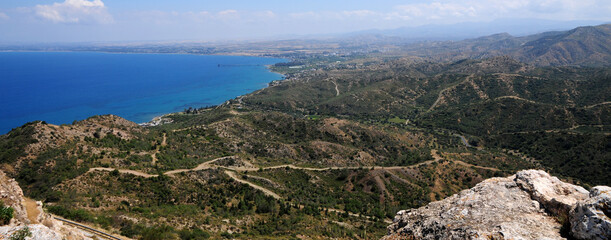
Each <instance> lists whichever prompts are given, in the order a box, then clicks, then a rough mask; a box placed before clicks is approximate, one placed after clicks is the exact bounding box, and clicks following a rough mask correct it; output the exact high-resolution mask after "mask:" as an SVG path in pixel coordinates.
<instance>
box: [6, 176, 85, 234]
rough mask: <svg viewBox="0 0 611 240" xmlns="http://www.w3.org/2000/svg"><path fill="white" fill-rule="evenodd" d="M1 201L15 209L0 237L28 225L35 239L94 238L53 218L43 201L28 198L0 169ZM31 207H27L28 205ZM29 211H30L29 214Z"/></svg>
mask: <svg viewBox="0 0 611 240" xmlns="http://www.w3.org/2000/svg"><path fill="white" fill-rule="evenodd" d="M0 201H2V202H3V203H4V205H5V206H8V207H12V208H13V209H14V212H13V219H11V222H10V224H8V225H5V226H0V239H8V237H10V236H11V235H12V234H13V233H15V232H16V231H19V230H21V229H23V228H24V227H25V226H27V227H28V228H29V229H30V232H31V233H32V237H31V238H28V239H33V240H55V239H57V240H62V239H67V240H81V239H92V238H91V237H89V236H88V235H89V234H88V233H85V232H82V231H81V230H79V229H76V228H73V227H70V226H67V225H64V224H62V223H61V222H59V221H57V220H55V219H53V217H52V216H51V215H49V214H47V213H45V212H44V211H43V209H42V203H41V202H34V201H32V200H28V199H26V198H25V197H24V196H23V191H22V190H21V188H20V187H19V184H18V183H17V182H16V181H15V180H14V179H12V178H9V177H7V176H6V174H5V173H4V172H2V171H0ZM28 204H30V205H29V207H26V206H28ZM28 211H30V212H29V213H30V214H29V215H28Z"/></svg>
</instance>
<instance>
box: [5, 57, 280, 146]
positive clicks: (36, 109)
mask: <svg viewBox="0 0 611 240" xmlns="http://www.w3.org/2000/svg"><path fill="white" fill-rule="evenodd" d="M283 61H285V60H284V59H277V58H259V57H240V56H201V55H179V54H107V53H91V52H2V53H0V134H4V133H7V132H8V131H10V130H11V129H12V128H14V127H18V126H21V125H23V124H24V123H27V122H30V121H34V120H43V121H46V122H49V123H53V124H62V123H71V122H72V121H74V120H81V119H85V118H87V117H90V116H92V115H100V114H115V115H118V116H121V117H124V118H126V119H128V120H131V121H134V122H137V123H141V122H147V121H150V120H151V119H152V118H153V117H155V116H160V115H162V114H166V113H170V112H177V111H182V110H183V109H185V108H188V107H203V106H208V105H217V104H220V103H222V102H224V101H226V100H229V99H232V98H235V97H237V96H239V95H243V94H246V93H249V92H252V91H254V90H257V89H261V88H264V87H265V86H267V84H268V83H269V82H271V81H273V80H279V79H282V75H280V74H277V73H272V72H270V71H269V70H268V69H267V68H266V67H265V65H271V64H274V63H278V62H283Z"/></svg>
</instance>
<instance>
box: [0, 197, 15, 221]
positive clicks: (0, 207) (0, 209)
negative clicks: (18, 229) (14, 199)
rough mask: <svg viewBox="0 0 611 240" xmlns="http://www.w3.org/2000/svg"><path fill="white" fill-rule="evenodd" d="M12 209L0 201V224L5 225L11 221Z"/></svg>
mask: <svg viewBox="0 0 611 240" xmlns="http://www.w3.org/2000/svg"><path fill="white" fill-rule="evenodd" d="M13 211H14V209H13V208H12V207H5V206H4V203H3V202H0V225H6V224H8V223H9V222H11V219H12V218H13Z"/></svg>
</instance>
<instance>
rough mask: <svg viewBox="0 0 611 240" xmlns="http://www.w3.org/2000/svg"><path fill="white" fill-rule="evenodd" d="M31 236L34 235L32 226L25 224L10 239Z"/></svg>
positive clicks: (23, 239) (21, 238) (20, 239)
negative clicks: (31, 229) (31, 230)
mask: <svg viewBox="0 0 611 240" xmlns="http://www.w3.org/2000/svg"><path fill="white" fill-rule="evenodd" d="M31 236H32V232H30V228H29V227H28V226H25V227H23V228H22V229H19V230H18V231H16V232H14V233H13V234H12V235H11V237H10V238H9V239H10V240H25V238H26V237H31Z"/></svg>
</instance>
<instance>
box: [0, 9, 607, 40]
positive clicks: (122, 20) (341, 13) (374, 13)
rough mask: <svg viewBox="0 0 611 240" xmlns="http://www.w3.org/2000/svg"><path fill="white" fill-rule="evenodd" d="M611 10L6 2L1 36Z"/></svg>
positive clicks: (139, 33) (341, 26)
mask: <svg viewBox="0 0 611 240" xmlns="http://www.w3.org/2000/svg"><path fill="white" fill-rule="evenodd" d="M610 13H611V1H610V0H437V1H428V0H414V1H410V0H404V1H398V0H366V1H363V0H214V1H209V0H171V1H170V0H163V1H162V0H1V1H0V42H11V43H15V42H17V43H21V42H23V43H32V42H43V43H44V42H92V41H94V42H122V41H123V42H124V41H182V40H189V41H218V40H248V39H266V38H282V37H290V36H303V35H326V34H337V33H349V32H355V31H363V30H369V29H393V28H399V27H415V26H423V25H432V24H435V25H444V24H457V23H464V22H475V23H478V22H490V21H493V20H496V19H505V20H511V19H544V20H553V21H575V20H588V21H598V22H601V23H602V22H609V21H611V14H610Z"/></svg>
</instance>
